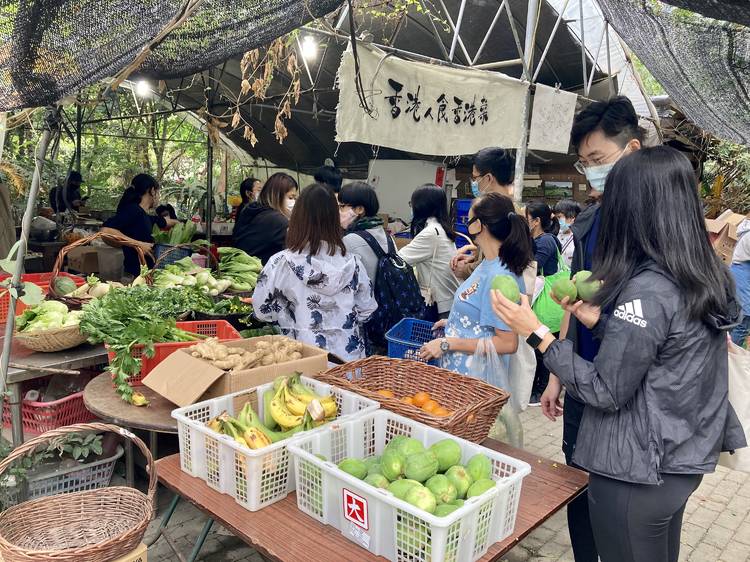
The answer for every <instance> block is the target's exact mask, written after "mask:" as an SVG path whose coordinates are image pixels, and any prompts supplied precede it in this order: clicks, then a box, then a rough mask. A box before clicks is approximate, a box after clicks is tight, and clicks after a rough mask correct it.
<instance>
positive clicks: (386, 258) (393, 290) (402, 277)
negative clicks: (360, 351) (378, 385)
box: [354, 230, 427, 347]
mask: <svg viewBox="0 0 750 562" xmlns="http://www.w3.org/2000/svg"><path fill="white" fill-rule="evenodd" d="M354 234H356V235H357V236H359V237H360V238H362V239H363V240H364V241H365V242H367V245H368V246H369V247H370V249H371V250H372V251H373V252H375V256H377V258H378V269H377V272H376V273H375V279H373V280H372V284H373V290H374V293H375V300H376V301H377V303H378V309H377V310H376V311H375V312H374V313H373V315H372V316H371V317H370V319H369V320H368V321H367V324H365V329H366V332H367V338H368V341H369V343H370V344H371V345H376V346H379V347H385V346H386V345H387V344H386V340H385V334H386V332H387V331H388V330H390V329H391V328H392V327H393V326H395V325H396V324H397V323H398V322H399V321H400V320H401V319H403V318H419V319H424V318H425V317H426V316H427V307H426V305H425V302H424V298H423V297H422V293H421V292H420V290H419V283H417V278H416V277H415V276H414V271H413V270H412V268H411V266H410V265H409V264H407V263H406V262H405V261H404V260H403V259H402V258H401V256H399V255H398V252H397V251H396V246H395V245H394V244H393V240H391V237H390V236H387V238H388V253H387V254H386V253H385V252H384V251H383V248H381V247H380V244H379V243H378V241H377V240H376V239H375V237H374V236H373V235H372V234H370V233H369V232H366V231H361V230H359V231H356V232H354Z"/></svg>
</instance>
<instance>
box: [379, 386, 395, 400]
mask: <svg viewBox="0 0 750 562" xmlns="http://www.w3.org/2000/svg"><path fill="white" fill-rule="evenodd" d="M377 393H378V394H380V396H383V397H384V398H394V397H395V394H393V391H392V390H388V389H386V388H381V389H380V390H378V391H377Z"/></svg>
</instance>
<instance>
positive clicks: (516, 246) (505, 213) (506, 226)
mask: <svg viewBox="0 0 750 562" xmlns="http://www.w3.org/2000/svg"><path fill="white" fill-rule="evenodd" d="M472 212H473V214H474V217H475V218H477V219H479V220H480V221H481V222H482V228H486V229H487V230H489V232H490V234H492V236H493V237H495V238H496V239H497V240H499V241H500V260H501V261H502V262H503V263H504V264H505V266H506V267H507V268H508V269H510V270H511V271H512V272H513V273H515V274H516V275H522V274H523V271H524V269H526V268H527V267H528V265H529V264H530V263H531V261H532V260H533V259H534V251H533V247H532V244H531V233H530V232H529V225H528V224H527V223H526V219H524V218H523V217H522V216H521V215H518V214H516V211H515V207H513V201H511V199H510V198H509V197H506V196H505V195H501V194H500V193H487V194H485V195H482V196H481V197H480V198H479V199H477V200H476V202H475V203H474V206H473V207H472Z"/></svg>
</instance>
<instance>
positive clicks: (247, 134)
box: [242, 125, 258, 147]
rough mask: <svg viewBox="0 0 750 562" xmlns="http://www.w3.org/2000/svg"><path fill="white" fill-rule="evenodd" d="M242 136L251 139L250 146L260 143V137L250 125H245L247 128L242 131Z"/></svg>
mask: <svg viewBox="0 0 750 562" xmlns="http://www.w3.org/2000/svg"><path fill="white" fill-rule="evenodd" d="M242 137H243V138H244V139H245V140H247V141H250V146H252V147H255V145H256V144H258V137H256V136H255V131H254V130H253V128H252V127H251V126H250V125H245V130H244V131H243V133H242Z"/></svg>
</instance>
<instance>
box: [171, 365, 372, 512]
mask: <svg viewBox="0 0 750 562" xmlns="http://www.w3.org/2000/svg"><path fill="white" fill-rule="evenodd" d="M301 380H302V383H303V384H305V385H307V386H308V387H310V388H312V390H313V391H314V392H316V393H318V394H320V395H322V396H326V395H328V394H332V395H333V396H334V397H335V398H336V405H337V406H338V412H339V419H346V418H348V417H350V416H353V415H356V414H364V413H368V412H371V411H374V410H377V409H378V408H379V407H380V404H378V403H377V402H375V401H374V400H369V399H367V398H364V397H362V396H359V395H358V394H354V393H353V392H349V391H347V390H342V389H340V388H338V387H336V386H331V385H328V384H324V383H321V382H318V381H316V380H314V379H310V378H307V377H301ZM270 388H273V383H268V384H264V385H261V386H258V387H256V388H251V389H248V390H243V391H240V392H235V393H233V394H227V395H226V396H220V397H219V398H213V399H211V400H205V401H203V402H198V403H196V404H193V405H192V406H187V407H185V408H178V409H176V410H174V411H173V412H172V417H173V418H175V419H176V420H177V428H178V436H179V441H180V465H181V467H182V470H183V471H185V472H187V473H188V474H190V475H192V476H196V477H198V478H200V479H202V480H204V481H205V482H206V483H207V484H208V485H209V486H211V487H212V488H214V489H215V490H218V491H219V492H222V493H224V494H229V495H230V496H232V497H233V498H234V499H235V500H236V501H237V503H239V504H240V505H241V506H243V507H245V508H246V509H249V510H250V511H258V510H259V509H262V508H264V507H266V506H268V505H271V504H272V503H275V502H277V501H279V500H281V499H284V498H285V497H286V496H287V495H288V494H289V492H291V491H293V490H294V468H293V466H292V463H291V462H290V460H289V453H288V452H287V448H286V446H287V443H288V442H289V441H290V440H289V439H285V440H284V441H279V442H278V443H273V444H271V445H269V446H268V447H264V448H262V449H256V450H253V449H249V448H247V447H243V446H242V445H239V444H238V443H237V442H235V441H234V440H233V439H232V438H231V437H229V436H227V435H220V434H218V433H216V432H214V431H212V430H211V429H209V428H208V427H207V426H206V422H207V421H208V420H210V419H211V418H214V417H216V416H218V415H219V414H221V413H222V412H224V411H226V412H227V413H229V415H231V416H234V415H236V414H238V413H239V411H240V410H241V409H242V406H244V405H245V403H246V402H250V403H251V404H252V405H253V409H254V410H255V411H256V412H257V413H258V414H259V415H260V416H261V417H262V416H263V394H264V393H265V391H266V390H268V389H270ZM324 427H325V426H321V427H319V428H316V429H313V430H311V431H309V432H305V433H314V432H315V431H320V430H322V429H323V428H324ZM298 435H300V434H298Z"/></svg>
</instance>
